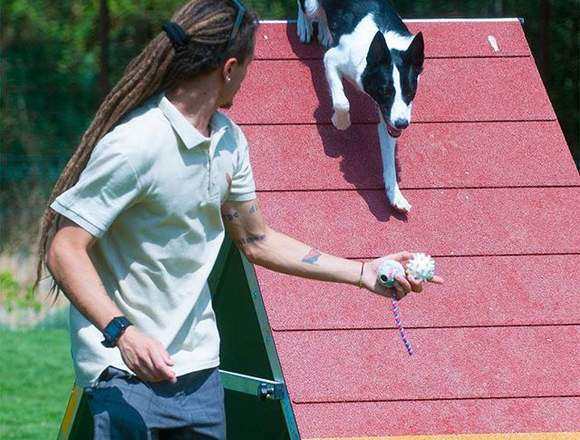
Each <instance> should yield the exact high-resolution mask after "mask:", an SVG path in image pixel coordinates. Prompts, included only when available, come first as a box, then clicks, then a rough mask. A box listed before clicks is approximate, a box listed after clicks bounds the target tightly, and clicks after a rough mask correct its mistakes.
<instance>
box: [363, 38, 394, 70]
mask: <svg viewBox="0 0 580 440" xmlns="http://www.w3.org/2000/svg"><path fill="white" fill-rule="evenodd" d="M390 62H391V52H389V47H388V46H387V41H386V40H385V36H384V35H383V34H382V32H380V31H378V32H377V33H376V34H375V37H374V38H373V42H372V43H371V45H370V47H369V53H368V54H367V65H368V66H377V65H379V64H384V63H390Z"/></svg>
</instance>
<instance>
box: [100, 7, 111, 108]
mask: <svg viewBox="0 0 580 440" xmlns="http://www.w3.org/2000/svg"><path fill="white" fill-rule="evenodd" d="M110 30H111V17H110V14H109V1H108V0H100V7H99V32H98V34H99V35H98V38H99V48H100V50H99V86H98V87H99V98H100V99H101V100H102V99H104V98H105V96H107V94H108V93H109V90H110V87H111V85H110V79H109V46H110V38H109V34H110Z"/></svg>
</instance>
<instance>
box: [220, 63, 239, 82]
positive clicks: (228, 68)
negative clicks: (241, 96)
mask: <svg viewBox="0 0 580 440" xmlns="http://www.w3.org/2000/svg"><path fill="white" fill-rule="evenodd" d="M238 64H240V63H239V61H238V59H237V58H228V59H227V60H226V61H225V63H224V66H223V68H222V77H223V80H224V82H230V81H231V79H230V78H231V76H232V71H233V70H234V68H235V67H236V66H237V65H238Z"/></svg>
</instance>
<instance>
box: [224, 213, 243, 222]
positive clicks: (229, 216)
mask: <svg viewBox="0 0 580 440" xmlns="http://www.w3.org/2000/svg"><path fill="white" fill-rule="evenodd" d="M222 217H223V218H224V220H227V221H228V222H235V221H236V220H238V219H239V218H240V213H239V212H238V211H233V212H232V213H228V214H223V215H222Z"/></svg>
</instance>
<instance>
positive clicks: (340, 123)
mask: <svg viewBox="0 0 580 440" xmlns="http://www.w3.org/2000/svg"><path fill="white" fill-rule="evenodd" d="M332 125H334V126H335V127H336V128H338V129H339V130H346V129H347V128H348V127H350V112H348V111H347V112H342V111H335V112H334V114H333V115H332Z"/></svg>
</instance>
